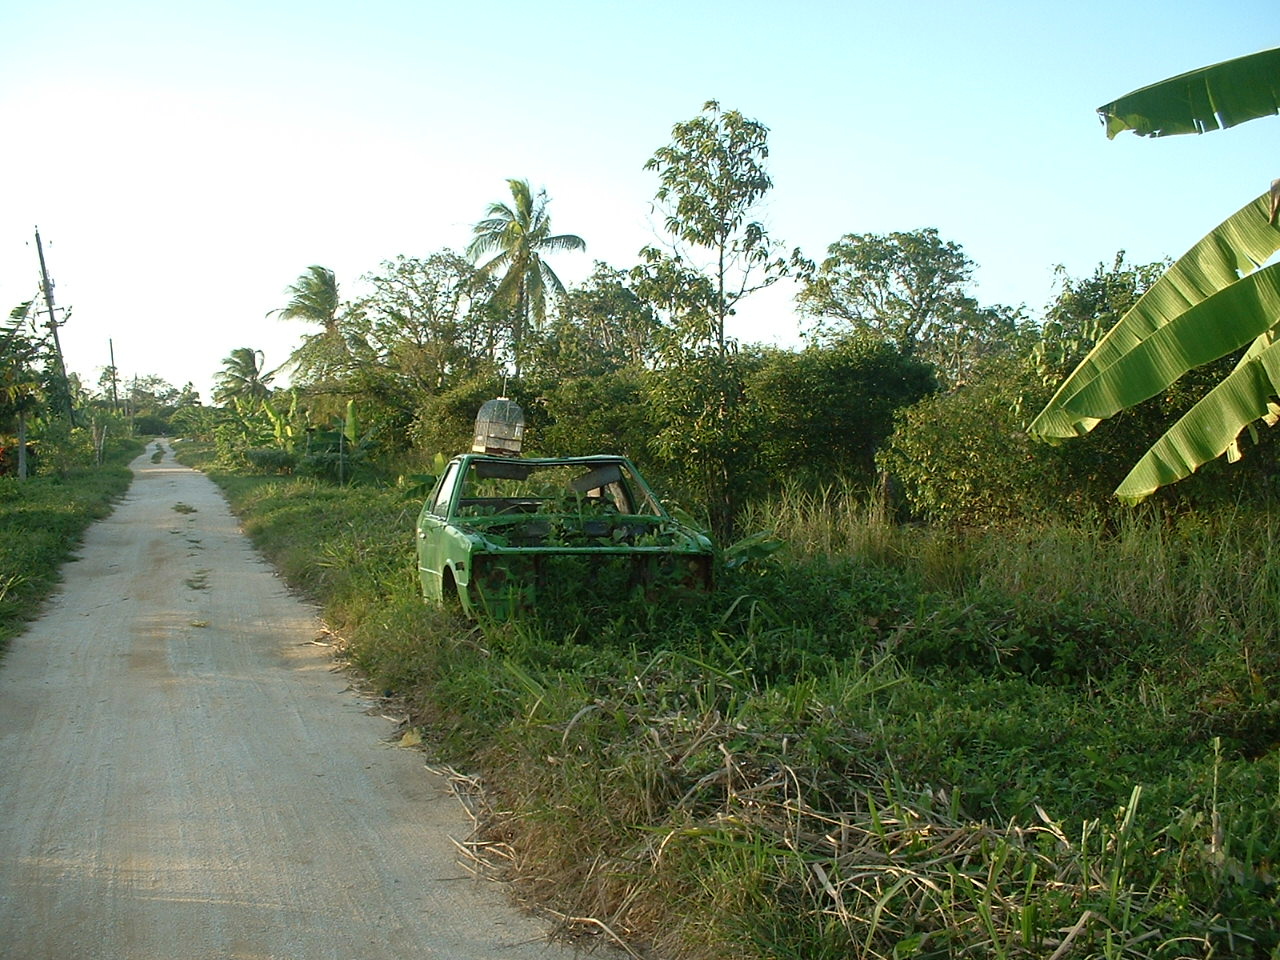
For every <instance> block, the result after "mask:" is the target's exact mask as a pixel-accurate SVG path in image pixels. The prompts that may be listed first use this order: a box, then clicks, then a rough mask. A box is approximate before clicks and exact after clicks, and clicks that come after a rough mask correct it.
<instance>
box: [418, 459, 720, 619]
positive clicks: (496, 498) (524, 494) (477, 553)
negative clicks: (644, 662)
mask: <svg viewBox="0 0 1280 960" xmlns="http://www.w3.org/2000/svg"><path fill="white" fill-rule="evenodd" d="M417 545H418V575H419V577H420V579H421V582H422V592H423V596H424V597H425V598H426V599H427V600H428V601H434V602H439V603H457V604H458V605H459V606H460V607H461V609H462V610H463V611H464V612H465V613H467V614H470V615H475V614H477V613H479V612H482V611H483V612H485V613H487V614H489V615H491V616H495V617H506V616H509V615H510V614H511V613H512V612H513V611H515V610H518V609H521V608H529V607H532V606H534V605H535V604H537V603H539V602H541V601H545V600H546V599H547V598H548V597H549V596H550V595H551V594H552V593H553V592H554V591H553V588H555V587H563V586H564V585H566V584H570V585H572V586H573V587H575V588H576V589H577V590H578V591H579V593H580V595H582V594H585V595H586V596H592V595H595V596H597V597H604V596H606V595H616V593H617V592H619V591H636V590H641V591H644V592H646V593H647V594H650V595H652V594H653V593H654V592H655V591H658V592H661V591H668V590H680V589H697V590H705V589H707V588H708V587H710V585H711V577H712V557H713V550H712V546H711V542H710V541H709V540H708V539H707V537H706V536H704V535H703V534H701V533H700V532H698V531H696V530H693V529H692V528H690V527H688V526H686V525H684V524H682V523H680V522H679V521H678V520H676V519H675V518H674V517H672V516H671V514H670V513H669V512H668V511H667V510H666V509H665V508H664V507H663V506H662V504H661V502H660V501H659V500H658V498H657V497H656V496H654V494H653V491H652V490H651V489H650V488H649V486H648V484H646V483H645V481H644V479H643V478H642V477H641V476H640V473H639V471H637V470H636V468H635V467H634V465H632V463H631V462H630V461H629V460H627V459H626V458H625V457H618V456H592V457H557V458H512V457H502V456H489V455H484V454H474V453H472V454H464V455H462V456H459V457H455V458H454V459H453V460H452V461H450V463H449V465H448V466H447V467H446V469H445V471H444V473H443V474H442V475H441V476H440V478H439V480H438V481H437V482H436V485H435V488H434V490H433V491H432V493H431V496H429V497H428V498H427V500H426V503H425V504H424V505H423V508H422V512H421V514H420V515H419V518H418V530H417Z"/></svg>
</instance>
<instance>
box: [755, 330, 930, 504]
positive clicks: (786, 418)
mask: <svg viewBox="0 0 1280 960" xmlns="http://www.w3.org/2000/svg"><path fill="white" fill-rule="evenodd" d="M936 390H937V381H936V379H935V376H934V372H933V369H932V368H931V367H930V366H929V364H927V363H924V362H922V361H920V360H917V359H914V358H911V357H906V356H904V355H903V354H901V353H900V352H899V351H898V350H896V349H895V348H894V347H893V346H892V345H891V344H888V343H885V342H884V341H882V340H876V339H872V338H869V337H849V338H847V339H845V340H842V341H839V342H838V343H835V344H832V345H830V346H819V345H817V344H811V345H810V346H809V347H807V348H806V349H805V350H802V351H800V352H798V353H793V352H790V351H781V350H772V351H769V352H767V353H766V354H765V356H764V360H763V364H762V365H761V366H760V368H759V369H758V370H755V371H753V372H752V373H751V374H750V375H749V376H748V377H747V382H746V394H747V398H748V400H749V401H750V402H751V404H752V406H753V415H754V416H755V418H756V419H757V426H756V429H755V431H754V433H755V434H756V446H757V447H758V448H759V450H760V454H761V457H762V458H763V460H764V462H765V465H766V467H767V468H768V471H769V474H770V475H771V476H772V477H774V478H775V480H778V481H782V480H794V479H804V480H808V481H809V482H811V483H814V484H816V485H818V486H825V485H830V484H831V483H832V481H834V480H836V479H839V478H845V479H857V480H861V481H864V482H869V481H871V480H872V479H873V478H874V476H875V455H876V452H877V451H878V450H879V449H880V447H881V445H882V444H883V443H884V442H885V440H886V439H887V438H888V437H889V435H890V434H891V433H892V432H893V422H894V413H895V411H897V410H898V409H900V408H902V407H907V406H910V405H911V404H913V403H915V402H917V401H918V400H921V399H922V398H924V397H925V396H928V395H929V394H931V393H934V392H935V391H936Z"/></svg>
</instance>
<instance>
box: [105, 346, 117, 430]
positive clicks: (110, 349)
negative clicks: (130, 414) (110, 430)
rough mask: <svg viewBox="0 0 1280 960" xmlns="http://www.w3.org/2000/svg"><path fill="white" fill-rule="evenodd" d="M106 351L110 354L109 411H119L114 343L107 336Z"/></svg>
mask: <svg viewBox="0 0 1280 960" xmlns="http://www.w3.org/2000/svg"><path fill="white" fill-rule="evenodd" d="M107 352H108V353H110V354H111V412H112V413H119V412H120V397H119V395H118V394H117V392H116V384H117V383H119V380H120V378H119V376H118V372H117V370H116V345H115V344H114V343H113V342H112V341H111V338H110V337H107Z"/></svg>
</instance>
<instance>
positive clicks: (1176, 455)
mask: <svg viewBox="0 0 1280 960" xmlns="http://www.w3.org/2000/svg"><path fill="white" fill-rule="evenodd" d="M1264 336H1265V335H1264ZM1266 339H1267V340H1269V339H1270V338H1269V337H1267V338H1266ZM1277 393H1280V342H1272V343H1269V344H1268V345H1266V346H1265V347H1264V348H1262V349H1260V350H1259V351H1258V352H1256V353H1254V351H1253V350H1250V354H1249V355H1246V356H1245V358H1244V359H1243V360H1242V361H1241V362H1240V364H1239V365H1238V366H1237V367H1236V368H1235V370H1233V371H1232V372H1231V373H1230V374H1229V375H1228V376H1226V377H1225V378H1223V380H1222V382H1221V383H1219V384H1218V385H1217V386H1216V387H1214V388H1213V389H1212V390H1210V391H1209V393H1208V394H1206V395H1205V396H1204V397H1203V398H1202V399H1201V400H1200V402H1199V403H1197V404H1196V405H1195V406H1194V407H1192V408H1191V409H1190V410H1188V411H1187V413H1186V414H1185V415H1184V416H1183V417H1182V419H1180V420H1179V421H1178V422H1177V423H1175V424H1174V425H1173V426H1172V427H1170V428H1169V430H1168V432H1167V433H1165V435H1164V436H1163V437H1161V438H1160V439H1159V440H1157V441H1156V443H1155V445H1154V446H1152V447H1151V449H1150V450H1148V451H1147V453H1146V455H1145V456H1143V458H1142V459H1141V460H1139V461H1138V463H1137V464H1136V465H1135V466H1134V468H1133V469H1132V470H1130V471H1129V475H1128V476H1126V477H1125V478H1124V480H1123V481H1121V483H1120V486H1119V487H1117V488H1116V496H1117V497H1118V498H1119V499H1121V500H1123V501H1125V502H1126V503H1136V502H1137V501H1139V500H1141V499H1143V498H1144V497H1146V496H1148V495H1149V494H1151V493H1154V492H1155V490H1156V489H1157V488H1158V487H1162V486H1165V485H1166V484H1170V483H1173V482H1174V481H1177V480H1181V479H1182V478H1183V477H1187V476H1190V475H1191V474H1192V473H1193V472H1195V470H1196V469H1197V468H1199V467H1200V466H1201V465H1202V464H1205V463H1208V462H1209V461H1210V460H1214V459H1217V458H1218V457H1220V456H1222V454H1224V453H1226V452H1228V451H1229V450H1231V449H1232V448H1233V446H1234V445H1235V444H1236V441H1237V438H1238V437H1239V436H1240V434H1241V432H1242V431H1244V430H1245V429H1246V428H1248V427H1250V426H1251V425H1252V424H1253V423H1254V421H1256V420H1260V419H1261V420H1266V421H1268V422H1272V421H1273V420H1274V414H1275V411H1276V406H1275V404H1274V402H1273V401H1272V398H1273V397H1275V396H1276V394H1277Z"/></svg>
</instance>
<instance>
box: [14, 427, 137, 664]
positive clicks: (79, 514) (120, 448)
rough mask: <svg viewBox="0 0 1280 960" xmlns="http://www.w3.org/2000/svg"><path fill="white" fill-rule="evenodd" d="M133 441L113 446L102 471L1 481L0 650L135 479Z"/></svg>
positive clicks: (90, 469)
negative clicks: (88, 531)
mask: <svg viewBox="0 0 1280 960" xmlns="http://www.w3.org/2000/svg"><path fill="white" fill-rule="evenodd" d="M141 451H142V444H141V443H139V442H137V441H127V442H126V441H119V442H117V443H115V444H112V445H111V447H110V448H109V450H108V451H107V455H106V458H105V460H106V462H105V463H104V465H103V466H101V467H80V468H75V469H72V470H71V471H69V472H68V473H67V474H66V475H65V476H35V477H29V478H27V479H26V480H18V479H17V478H16V477H0V651H3V649H4V647H5V646H6V645H7V643H8V641H9V640H10V639H11V638H12V637H14V636H16V635H17V634H18V633H20V632H21V631H22V630H23V628H24V627H25V625H26V624H27V623H28V622H29V621H30V620H31V618H32V617H33V616H34V615H35V613H36V612H37V611H38V610H39V607H40V604H41V602H42V601H43V600H44V599H45V598H46V597H47V596H48V595H49V594H50V593H51V592H52V591H53V589H54V587H55V586H56V585H57V582H58V568H59V567H61V565H62V564H63V563H64V562H66V560H67V559H68V558H70V556H71V554H72V552H73V551H74V550H75V548H76V546H77V545H78V544H79V543H80V539H81V537H82V536H83V535H84V531H85V529H86V528H87V527H88V526H89V524H91V523H93V522H94V521H95V520H98V519H101V518H102V517H105V516H106V515H107V514H109V513H110V512H111V509H112V504H113V503H114V502H115V500H117V499H118V498H119V497H120V496H121V495H123V494H124V492H125V490H127V489H128V488H129V484H130V482H131V481H132V480H133V474H132V473H131V472H130V470H129V466H128V464H129V462H130V461H131V460H132V459H133V458H134V457H136V456H137V455H138V454H139V453H140V452H141Z"/></svg>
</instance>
